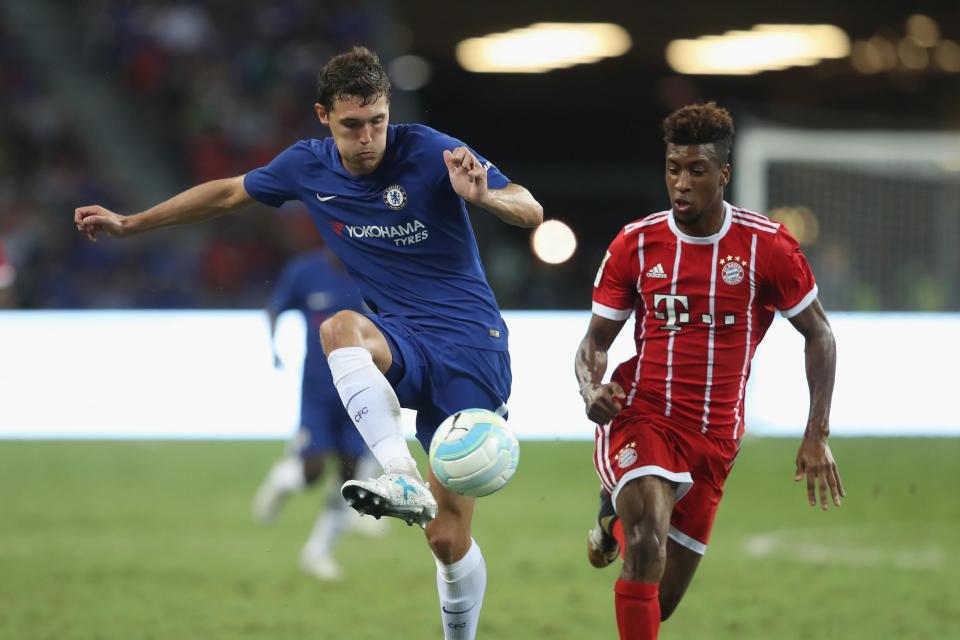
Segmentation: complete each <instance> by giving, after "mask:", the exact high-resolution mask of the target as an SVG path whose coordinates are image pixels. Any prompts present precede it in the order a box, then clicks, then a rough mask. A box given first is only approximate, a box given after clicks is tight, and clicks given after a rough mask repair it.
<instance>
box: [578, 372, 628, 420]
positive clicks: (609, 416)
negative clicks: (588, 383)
mask: <svg viewBox="0 0 960 640" xmlns="http://www.w3.org/2000/svg"><path fill="white" fill-rule="evenodd" d="M626 397H627V396H626V394H625V393H624V392H623V387H621V386H620V385H619V384H617V383H616V382H608V383H607V384H601V385H597V386H595V387H592V388H590V389H585V390H584V392H583V402H584V404H585V405H586V407H587V417H588V418H590V421H591V422H593V423H595V424H606V423H608V422H610V421H611V420H613V416H615V415H617V414H618V413H620V409H622V408H623V403H622V402H621V401H622V400H625V399H626Z"/></svg>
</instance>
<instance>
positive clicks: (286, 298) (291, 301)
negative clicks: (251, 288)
mask: <svg viewBox="0 0 960 640" xmlns="http://www.w3.org/2000/svg"><path fill="white" fill-rule="evenodd" d="M298 264H299V262H298V261H296V260H294V261H293V262H289V263H287V266H286V267H284V269H283V271H282V272H281V273H280V277H279V278H278V279H277V284H276V286H274V288H273V291H272V292H271V293H270V300H269V301H268V302H267V305H268V306H269V308H270V309H272V310H273V311H274V312H275V313H277V314H280V313H282V312H284V311H287V310H288V309H296V308H298V307H299V304H298V303H297V275H298V274H299V273H300V269H299V268H298Z"/></svg>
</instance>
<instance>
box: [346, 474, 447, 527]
mask: <svg viewBox="0 0 960 640" xmlns="http://www.w3.org/2000/svg"><path fill="white" fill-rule="evenodd" d="M340 492H341V493H342V494H343V499H344V500H346V501H347V504H348V505H350V506H351V507H353V508H354V509H356V510H357V512H358V513H359V514H360V515H371V516H373V517H374V518H377V519H380V518H381V517H382V516H388V517H391V518H399V519H400V520H403V521H404V522H406V523H407V524H408V525H412V524H418V525H420V527H426V526H427V523H428V522H430V521H431V520H433V519H434V518H436V517H437V501H436V500H434V499H433V494H432V493H430V487H429V486H428V485H427V483H426V482H424V481H423V480H421V479H420V478H417V477H415V476H412V475H409V474H406V473H385V474H383V475H382V476H380V477H379V478H371V479H370V480H349V481H348V482H345V483H344V484H343V487H342V488H341V489H340Z"/></svg>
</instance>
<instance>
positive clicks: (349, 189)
mask: <svg viewBox="0 0 960 640" xmlns="http://www.w3.org/2000/svg"><path fill="white" fill-rule="evenodd" d="M315 111H316V113H317V116H318V118H319V119H320V122H321V123H322V124H324V125H326V126H328V127H329V128H330V132H331V134H332V135H331V137H330V138H326V139H325V140H302V141H300V142H298V143H296V144H294V145H293V146H291V147H289V148H288V149H287V150H285V151H283V152H282V153H280V155H278V156H277V157H276V158H274V159H273V160H272V161H271V162H270V163H269V164H267V165H266V166H264V167H261V168H259V169H255V170H253V171H251V172H249V173H247V174H246V175H244V176H237V177H234V178H229V179H224V180H215V181H212V182H207V183H205V184H201V185H198V186H196V187H193V188H192V189H189V190H187V191H184V192H183V193H181V194H179V195H176V196H174V197H173V198H171V199H169V200H167V201H165V202H163V203H160V204H158V205H156V206H154V207H151V208H150V209H148V210H146V211H144V212H142V213H139V214H136V215H132V216H123V215H119V214H116V213H114V212H112V211H109V210H107V209H105V208H104V207H102V206H99V205H90V206H83V207H78V208H76V210H75V212H74V221H75V223H76V226H77V229H78V230H79V231H80V232H82V233H86V234H87V235H88V236H89V237H90V238H91V239H94V238H95V237H96V235H97V234H98V233H99V232H101V231H104V232H106V233H109V234H110V235H113V236H117V237H126V236H129V235H133V234H136V233H140V232H143V231H147V230H150V229H155V228H158V227H165V226H171V225H177V224H185V223H190V222H199V221H202V220H207V219H210V218H213V217H216V216H219V215H223V214H226V213H229V212H231V211H234V210H236V209H238V208H240V207H243V206H245V205H248V204H251V203H252V202H253V201H254V200H257V201H259V202H262V203H264V204H267V205H271V206H275V207H277V206H280V205H282V204H283V203H284V202H287V201H290V200H299V201H301V202H303V203H304V204H305V205H306V206H307V208H308V209H309V210H310V213H311V215H312V217H313V219H314V221H315V222H316V224H317V227H318V229H319V230H320V232H321V234H322V235H323V238H324V241H325V242H326V244H327V246H328V247H329V248H330V250H331V251H333V252H334V253H335V254H336V255H337V257H339V258H340V259H341V260H342V261H343V263H344V265H345V266H346V267H347V270H348V272H349V273H350V275H351V276H353V278H354V280H355V281H356V282H357V285H358V286H359V288H360V290H361V292H362V293H363V297H364V300H365V301H366V302H367V304H368V306H370V307H371V308H372V309H373V311H374V313H373V314H370V315H369V316H367V315H363V314H360V313H357V312H355V311H341V312H339V313H337V314H335V315H334V316H333V317H332V318H329V319H328V320H326V321H325V322H324V323H323V325H322V326H321V339H322V342H323V347H324V352H325V353H326V354H327V357H328V362H329V364H330V369H331V372H332V373H333V380H334V384H335V385H336V387H337V391H338V392H339V394H340V398H341V400H342V401H343V404H344V406H345V407H346V409H347V413H348V414H349V415H350V416H351V418H352V419H353V421H354V423H355V424H356V426H357V429H358V430H359V431H360V433H361V434H362V435H363V439H364V441H365V442H366V443H367V445H368V446H369V447H370V449H371V450H372V451H373V454H374V456H376V458H377V461H378V462H380V464H381V465H382V466H383V469H384V475H382V476H380V477H378V478H373V479H371V480H369V481H366V482H363V481H348V482H346V483H345V484H344V485H343V495H344V498H346V499H347V500H348V502H351V504H353V506H354V507H355V508H356V509H357V510H358V511H361V512H365V513H370V514H372V515H388V516H391V517H396V518H400V519H403V520H405V521H406V522H408V523H409V524H413V523H416V524H419V525H420V526H422V527H424V529H425V531H426V537H427V542H428V544H429V546H430V549H431V551H432V552H433V555H434V558H435V560H436V564H437V576H436V584H437V590H438V593H439V596H440V614H441V620H442V624H443V631H444V635H445V637H446V638H447V639H448V640H450V639H461V638H463V639H471V638H473V637H475V635H476V629H477V624H478V621H479V616H480V610H481V608H482V604H483V595H484V593H485V591H486V581H487V580H486V563H485V561H484V558H483V555H482V553H481V552H480V548H479V546H478V545H477V543H476V541H475V540H474V539H473V537H472V535H471V525H472V521H473V511H474V506H475V500H474V499H473V498H467V497H464V496H459V495H456V494H454V493H452V492H450V491H448V490H446V489H445V488H444V487H443V486H442V485H440V483H439V482H437V481H436V479H435V478H433V476H432V474H430V478H429V479H430V482H429V484H428V483H425V482H424V480H423V478H422V477H421V475H420V472H419V470H418V469H417V465H416V461H415V460H414V459H413V456H412V455H411V454H410V449H409V447H408V445H407V441H406V438H405V437H404V435H403V429H402V424H401V412H400V408H401V406H403V407H407V408H410V409H415V410H416V411H417V438H418V440H419V441H420V443H421V444H422V445H423V446H424V448H428V447H429V443H430V438H431V436H432V435H433V432H434V431H435V430H436V428H437V426H438V425H439V424H440V423H441V422H442V421H443V420H444V419H445V418H446V417H447V416H449V415H451V414H453V413H455V412H456V411H458V410H460V409H463V408H467V407H478V408H484V409H489V410H491V411H497V412H498V413H500V415H505V414H506V401H507V399H508V398H509V395H510V387H511V384H512V372H511V369H510V356H509V353H508V350H507V349H508V339H507V337H508V331H507V326H506V324H505V322H504V320H503V318H502V316H501V315H500V309H499V306H498V305H497V302H496V298H495V297H494V295H493V291H492V290H491V288H490V285H489V283H488V282H487V279H486V274H485V272H484V269H483V265H482V264H481V262H480V256H479V250H478V248H477V242H476V237H475V235H474V233H473V227H472V226H471V223H470V218H469V217H468V215H467V210H466V203H470V204H473V205H475V206H477V207H480V208H481V209H483V210H485V211H487V212H489V213H492V214H494V215H495V216H496V217H497V218H499V219H500V220H501V221H503V222H506V223H507V224H510V225H513V226H517V227H535V226H537V225H539V224H540V223H541V222H542V220H543V208H542V207H541V206H540V204H539V203H538V202H537V201H536V200H535V199H534V198H533V196H532V195H531V194H530V192H529V191H527V190H526V189H525V188H523V187H521V186H520V185H517V184H514V183H511V182H510V181H509V180H508V179H507V178H506V176H504V175H503V174H502V173H500V171H499V170H498V169H497V168H496V167H495V166H493V165H492V164H491V163H490V162H488V161H487V160H486V159H484V158H483V157H482V156H480V155H479V154H475V153H474V152H473V151H471V150H470V149H469V148H467V147H466V146H465V145H464V144H463V143H462V142H461V141H459V140H457V139H455V138H452V137H450V136H447V135H444V134H442V133H440V132H438V131H436V130H434V129H431V128H429V127H426V126H423V125H416V124H409V125H390V118H389V116H390V81H389V79H388V77H387V73H386V71H385V70H384V68H383V66H382V65H381V63H380V60H379V58H378V57H377V56H376V54H374V53H373V52H371V51H370V50H368V49H366V48H364V47H354V48H353V49H352V50H351V51H348V52H346V53H343V54H340V55H338V56H334V57H333V58H331V60H330V61H329V62H328V63H327V64H326V66H324V68H323V69H322V70H321V71H320V74H319V79H318V95H317V103H316V105H315Z"/></svg>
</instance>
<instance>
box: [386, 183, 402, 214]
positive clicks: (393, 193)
mask: <svg viewBox="0 0 960 640" xmlns="http://www.w3.org/2000/svg"><path fill="white" fill-rule="evenodd" d="M383 203H384V204H385V205H387V206H388V207H390V208H391V209H393V210H394V211H396V210H397V209H403V208H404V207H405V206H407V192H406V191H405V190H404V188H403V187H401V186H400V185H398V184H392V185H390V186H389V187H387V188H386V189H384V190H383Z"/></svg>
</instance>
